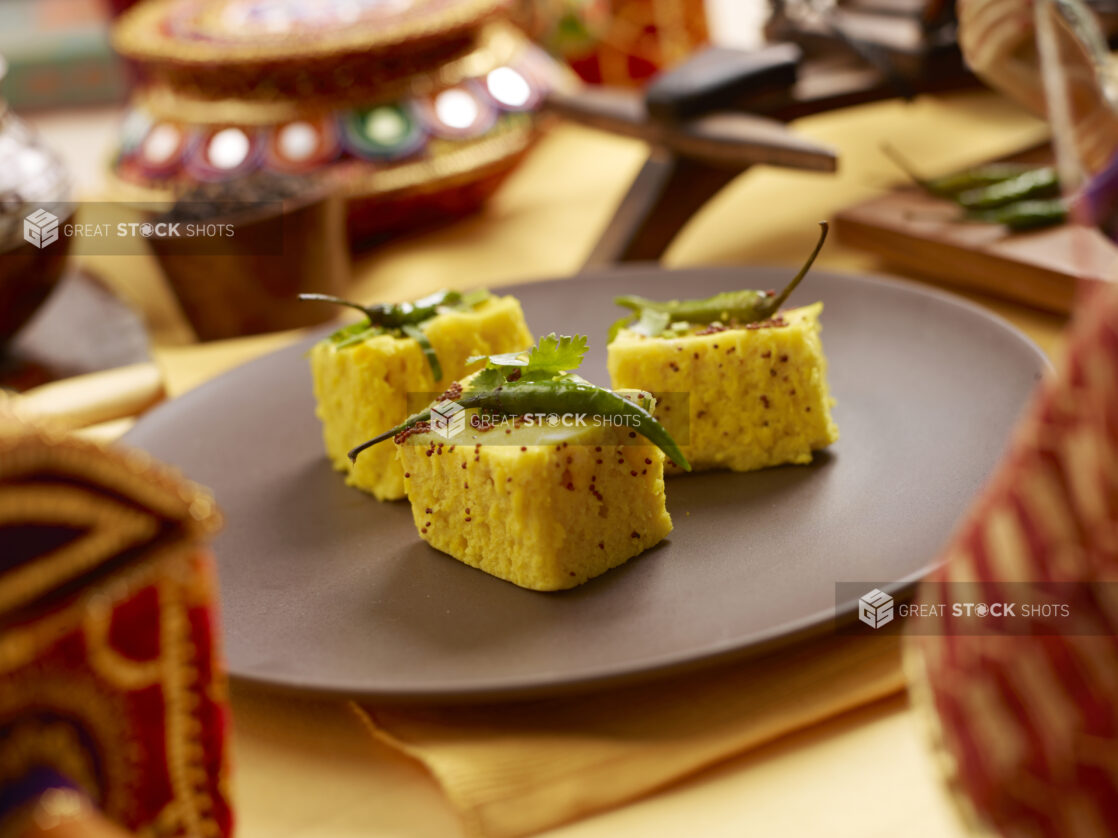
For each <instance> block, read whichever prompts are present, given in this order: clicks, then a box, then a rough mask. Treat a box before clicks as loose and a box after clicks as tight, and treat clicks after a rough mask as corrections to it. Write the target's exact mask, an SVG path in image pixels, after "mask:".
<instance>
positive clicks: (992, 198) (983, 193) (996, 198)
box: [955, 166, 1060, 210]
mask: <svg viewBox="0 0 1118 838" xmlns="http://www.w3.org/2000/svg"><path fill="white" fill-rule="evenodd" d="M1059 194H1060V178H1059V176H1058V175H1057V174H1056V170H1055V169H1054V168H1053V167H1052V166H1040V167H1038V168H1036V169H1030V170H1029V171H1027V172H1024V173H1022V174H1020V175H1017V176H1016V177H1011V178H1009V179H1008V180H1003V181H1001V182H1000V183H995V184H994V185H993V186H986V187H982V188H980V189H970V190H968V191H966V192H962V193H960V194H959V195H957V196H955V200H956V202H958V204H959V205H960V206H962V207H965V208H966V209H971V210H988V209H997V208H998V207H1004V206H1007V205H1008V204H1013V203H1016V202H1017V201H1026V200H1033V199H1038V198H1054V197H1056V196H1057V195H1059Z"/></svg>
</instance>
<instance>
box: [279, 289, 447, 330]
mask: <svg viewBox="0 0 1118 838" xmlns="http://www.w3.org/2000/svg"><path fill="white" fill-rule="evenodd" d="M299 299H300V300H308V301H311V302H320V303H333V304H334V305H338V306H347V307H349V308H355V309H357V310H358V311H360V312H361V313H362V314H364V315H365V316H366V317H368V318H369V325H370V326H384V327H386V328H390V329H398V328H400V327H401V326H405V325H413V326H414V325H418V324H419V323H422V322H423V321H424V320H430V319H431V318H432V317H434V316H435V315H436V314H438V309H439V308H441V307H446V306H455V305H458V304H459V303H461V302H462V294H461V293H460V292H458V291H436V292H435V293H434V294H431V295H430V296H427V297H423V298H422V299H420V300H416V301H415V302H411V303H379V304H377V305H372V306H363V305H361V304H360V303H354V302H351V301H349V300H343V299H342V298H341V297H334V296H331V295H330V294H300V295H299Z"/></svg>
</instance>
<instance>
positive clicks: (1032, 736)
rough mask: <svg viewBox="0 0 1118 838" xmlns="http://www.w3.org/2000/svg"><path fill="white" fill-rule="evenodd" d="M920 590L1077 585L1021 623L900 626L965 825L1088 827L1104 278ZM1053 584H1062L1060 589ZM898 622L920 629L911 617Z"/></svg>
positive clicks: (1113, 791)
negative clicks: (1061, 611) (905, 630)
mask: <svg viewBox="0 0 1118 838" xmlns="http://www.w3.org/2000/svg"><path fill="white" fill-rule="evenodd" d="M945 560H946V561H945V563H944V564H943V566H942V567H941V568H940V569H939V570H938V571H937V572H936V573H934V574H933V575H932V577H931V579H930V580H929V581H928V582H927V583H926V584H925V586H924V588H923V589H922V594H921V596H922V598H923V599H924V600H925V601H937V600H941V597H939V594H941V593H942V592H943V591H945V590H950V589H952V588H953V587H954V588H956V589H957V588H959V587H960V586H962V585H967V584H968V583H973V586H971V587H968V588H967V590H968V591H971V592H977V593H978V594H979V598H980V599H983V600H985V601H989V602H996V601H999V600H1004V599H1006V596H1007V595H1006V587H1005V585H1004V583H1016V582H1028V583H1031V585H1030V588H1032V589H1036V590H1037V591H1039V592H1041V593H1043V592H1044V591H1046V590H1052V589H1054V588H1055V587H1057V586H1059V587H1060V589H1061V590H1062V591H1066V590H1067V589H1068V586H1073V587H1074V590H1077V591H1080V592H1082V594H1083V595H1082V596H1078V597H1076V602H1075V610H1074V613H1072V615H1071V617H1072V619H1071V621H1070V623H1069V621H1067V620H1064V619H1060V618H1058V617H1056V616H1053V617H1052V618H1051V619H1046V618H1045V617H1044V616H1037V617H1034V618H1032V619H1033V622H1032V625H1031V627H1030V630H1031V633H1032V635H1033V636H1024V635H1023V633H1022V631H1021V630H1020V628H1019V627H1016V628H1012V629H1011V628H1009V626H1008V625H1007V624H1005V623H999V622H998V621H992V620H989V619H985V618H984V617H980V616H978V615H977V614H975V615H971V616H963V617H950V616H949V617H948V618H946V619H943V620H941V621H939V622H938V624H937V625H935V626H934V627H933V628H930V629H929V628H928V627H927V626H925V627H924V630H926V631H927V632H928V633H927V634H923V635H921V636H916V635H915V634H913V635H912V636H910V637H909V638H908V651H909V653H910V654H909V656H908V662H909V664H910V665H911V669H912V675H913V681H914V684H915V686H914V687H913V691H914V694H915V695H916V696H917V697H918V698H919V699H921V700H922V703H923V705H924V706H925V707H926V708H934V710H935V713H936V716H937V718H936V720H935V721H934V728H935V730H936V739H937V742H938V744H939V746H940V752H941V754H942V755H943V757H944V760H945V765H946V767H947V771H948V775H949V777H950V778H951V779H952V781H953V783H954V785H955V787H956V789H957V790H958V792H959V799H960V801H961V802H962V803H963V808H964V810H965V811H966V812H967V813H968V815H969V817H970V820H971V821H972V823H974V824H975V825H978V826H981V827H985V828H987V829H993V830H994V831H996V832H997V833H1000V834H1002V835H1006V836H1028V838H1095V836H1098V838H1102V836H1110V835H1113V834H1114V830H1115V825H1116V824H1118V596H1116V595H1115V594H1116V593H1118V288H1116V287H1113V286H1110V287H1107V288H1104V289H1099V290H1096V291H1095V292H1094V293H1093V294H1089V295H1086V296H1085V298H1084V299H1083V300H1082V302H1081V304H1080V307H1079V311H1078V316H1077V318H1076V321H1075V324H1074V327H1073V330H1072V332H1071V334H1070V336H1069V342H1068V347H1067V351H1066V354H1065V356H1064V357H1063V359H1062V360H1061V361H1060V363H1059V365H1058V367H1057V369H1056V370H1055V372H1054V374H1052V375H1051V376H1050V377H1049V378H1048V380H1047V381H1046V382H1045V384H1044V385H1043V388H1042V390H1041V392H1040V393H1039V395H1038V397H1037V398H1036V400H1035V402H1034V403H1033V405H1032V407H1031V409H1030V411H1029V413H1028V415H1027V416H1026V418H1025V420H1024V422H1023V424H1022V425H1021V427H1020V428H1019V431H1018V433H1017V435H1016V437H1015V439H1014V440H1013V443H1012V446H1011V448H1010V450H1009V453H1008V455H1007V457H1006V459H1005V460H1004V462H1003V464H1002V465H1001V467H1000V468H999V470H998V472H997V473H996V475H995V476H994V478H993V479H992V481H991V482H990V484H989V486H988V487H987V489H986V491H985V492H984V494H983V496H982V497H981V498H980V500H979V501H978V503H977V504H976V505H975V506H974V507H973V508H972V511H971V513H970V515H969V517H968V519H967V520H966V521H965V523H964V525H963V526H962V528H961V529H960V531H959V532H958V534H957V535H956V536H955V538H954V539H953V541H952V544H951V546H950V548H949V549H948V551H947V553H946V556H945ZM1061 597H1062V598H1064V599H1066V598H1067V597H1066V596H1065V595H1063V594H1061ZM912 628H914V629H916V630H917V631H919V630H921V629H919V628H917V627H916V626H913V627H912Z"/></svg>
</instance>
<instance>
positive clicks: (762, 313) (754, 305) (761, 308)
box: [611, 221, 828, 337]
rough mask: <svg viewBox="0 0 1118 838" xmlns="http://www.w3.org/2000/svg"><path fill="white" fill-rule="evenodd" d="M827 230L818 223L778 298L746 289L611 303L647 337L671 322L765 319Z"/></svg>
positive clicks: (798, 276)
mask: <svg viewBox="0 0 1118 838" xmlns="http://www.w3.org/2000/svg"><path fill="white" fill-rule="evenodd" d="M827 229H828V226H827V222H826V221H820V222H819V241H817V242H816V243H815V249H814V250H812V251H811V255H810V256H808V258H807V261H806V262H805V263H804V265H803V267H802V268H800V272H799V273H797V274H796V275H795V276H794V277H793V278H792V281H791V282H789V283H788V285H786V286H785V288H784V290H783V291H781V292H780V294H779V295H776V294H773V293H772V292H771V291H752V290H750V291H723V292H722V293H721V294H715V295H714V296H713V297H707V298H705V299H701V300H668V301H658V300H649V299H647V298H645V297H637V296H632V295H626V296H622V297H614V298H613V301H614V302H615V303H617V304H618V305H619V306H624V307H625V308H628V309H632V310H633V311H634V312H635V313H636V315H637V317H638V320H637V323H638V326H640V327H641V329H642V330H643V333H644V334H648V335H649V336H650V337H654V336H655V334H660V333H661V332H663V330H664V329H665V328H667V327H668V326H669V325H670V324H671V323H673V322H686V323H714V322H715V321H718V322H721V323H730V322H736V323H738V324H741V325H744V324H746V323H757V322H760V321H762V320H768V319H770V318H771V317H772V316H773V315H775V314H776V313H777V312H778V311H779V310H780V307H781V306H782V305H784V301H785V300H787V299H788V295H789V294H791V293H792V291H794V290H795V288H796V286H797V285H799V284H800V280H802V279H803V278H804V277H805V276H806V275H807V272H808V271H809V270H810V269H811V266H812V264H814V262H815V257H816V256H818V255H819V251H820V250H822V248H823V242H825V241H826V240H827ZM649 312H655V313H657V314H659V315H660V318H659V319H658V320H657V321H656V322H652V321H653V318H651V317H648V316H647V315H648V313H649ZM665 316H666V319H665ZM622 325H624V324H623V323H621V322H619V323H616V324H614V329H612V330H611V332H612V333H614V334H616V330H617V329H618V328H619V327H620V326H622ZM657 326H659V329H658V330H656V327H657ZM653 331H655V334H652V332H653Z"/></svg>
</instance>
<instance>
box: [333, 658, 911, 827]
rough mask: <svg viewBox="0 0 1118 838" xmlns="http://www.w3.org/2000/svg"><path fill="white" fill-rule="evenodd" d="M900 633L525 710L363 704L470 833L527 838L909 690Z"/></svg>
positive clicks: (381, 733) (374, 726)
mask: <svg viewBox="0 0 1118 838" xmlns="http://www.w3.org/2000/svg"><path fill="white" fill-rule="evenodd" d="M903 686H904V679H903V676H902V674H901V669H900V651H899V642H898V640H897V639H896V638H893V637H884V636H883V637H868V638H862V637H849V638H847V637H842V638H839V637H827V638H824V639H822V640H816V641H811V642H808V643H804V644H801V645H799V646H795V647H792V648H790V649H786V650H783V651H779V652H776V653H773V654H771V655H769V656H767V657H764V658H761V659H758V660H753V661H749V662H745V663H739V664H735V665H732V666H720V667H718V668H715V669H711V670H704V671H702V672H701V673H698V674H692V675H690V676H685V677H679V678H674V679H671V680H668V681H656V682H652V683H645V684H638V685H636V686H632V687H627V688H622V689H614V690H610V691H608V692H601V693H593V694H590V695H587V696H583V697H573V698H554V699H546V700H539V701H531V702H525V703H519V704H515V705H484V706H459V707H426V708H424V707H411V708H392V707H379V708H378V707H359V706H358V705H354V708H355V710H356V711H357V713H358V714H359V715H360V716H361V718H362V719H363V720H364V721H365V722H366V724H367V725H368V728H369V730H370V731H371V732H372V734H373V735H374V736H376V737H377V738H378V739H380V740H381V741H383V742H385V743H387V744H388V745H390V746H391V747H393V748H396V749H398V750H399V751H401V752H403V753H405V754H407V755H408V756H410V757H412V758H414V759H416V760H418V761H419V762H421V763H422V764H423V765H424V766H425V767H426V768H427V769H428V770H429V771H430V772H431V775H432V776H433V777H434V779H435V780H436V782H437V783H438V784H439V785H440V786H441V788H442V789H443V792H444V793H445V794H446V796H447V798H448V799H449V801H450V803H451V805H452V806H453V807H454V808H455V809H456V810H457V812H458V813H459V814H460V816H461V819H462V823H463V827H464V830H465V832H466V834H467V836H470V838H516V836H522V835H530V834H532V833H535V832H539V831H541V830H544V829H548V828H551V827H554V826H559V825H560V824H564V823H567V822H569V821H573V820H577V819H578V818H582V817H585V816H587V815H590V814H592V813H594V812H599V811H602V810H605V809H609V808H611V807H614V806H617V805H620V804H622V803H626V802H628V801H631V800H634V799H636V798H638V797H642V796H644V795H646V794H648V793H650V792H653V791H655V790H657V789H659V788H662V787H664V786H666V785H668V784H670V783H673V782H676V781H677V780H680V779H682V778H684V777H686V776H688V775H690V774H693V773H694V772H696V771H698V770H700V769H702V768H705V767H707V766H709V765H712V764H714V763H716V762H719V761H721V760H724V759H727V758H729V757H731V756H735V755H737V754H740V753H742V752H743V751H746V750H748V749H750V748H755V747H757V746H759V745H762V744H765V743H767V742H771V741H772V740H774V739H776V738H778V737H780V736H783V735H785V734H787V733H790V732H792V731H794V730H798V729H800V728H803V727H807V726H808V725H811V724H815V723H817V722H820V721H822V720H824V719H827V718H830V717H832V716H836V715H838V714H840V713H843V712H845V711H847V710H851V709H853V708H855V707H859V706H861V705H863V704H867V703H869V702H871V701H875V700H878V699H881V698H884V697H886V696H889V695H892V694H893V693H895V692H898V691H899V690H901V689H902V688H903Z"/></svg>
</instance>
